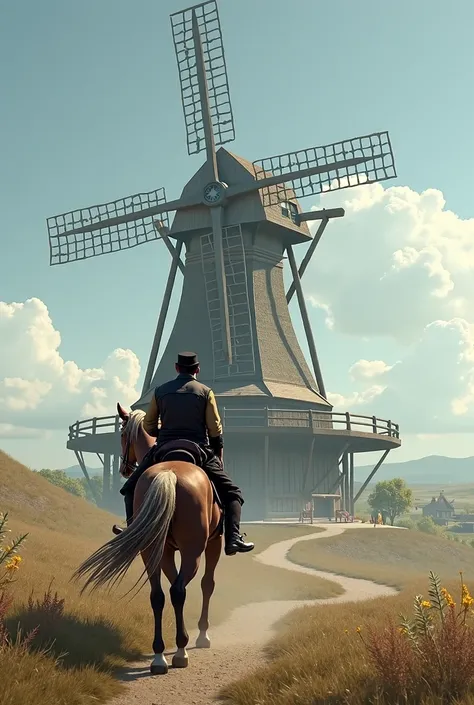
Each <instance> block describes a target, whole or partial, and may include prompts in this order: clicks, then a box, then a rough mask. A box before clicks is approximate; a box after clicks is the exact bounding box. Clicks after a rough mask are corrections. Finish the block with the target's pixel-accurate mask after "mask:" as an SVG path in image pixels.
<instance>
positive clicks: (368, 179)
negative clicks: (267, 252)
mask: <svg viewBox="0 0 474 705" xmlns="http://www.w3.org/2000/svg"><path fill="white" fill-rule="evenodd" d="M352 159H361V162H360V163H359V164H354V165H352V166H344V165H343V164H342V165H341V164H340V163H341V162H347V161H350V160H352ZM338 162H339V164H338ZM331 164H334V167H333V168H331V169H328V170H325V171H323V172H322V173H315V174H307V175H305V176H298V174H297V173H295V174H294V177H292V172H301V171H310V170H311V169H312V168H324V167H327V166H329V165H331ZM253 167H254V171H255V179H256V180H257V182H258V181H262V180H264V179H266V178H268V177H269V176H274V177H276V176H281V177H282V181H281V183H279V184H276V185H275V184H273V185H271V186H263V187H262V189H261V193H262V197H263V203H264V205H265V206H270V205H275V204H277V203H281V202H282V201H288V200H291V199H292V198H295V197H296V198H304V197H305V196H313V195H315V194H318V193H322V192H323V191H337V190H339V189H343V188H349V187H352V186H359V185H360V184H370V183H374V182H376V181H385V180H386V179H393V178H395V177H396V175H397V174H396V171H395V161H394V156H393V152H392V146H391V144H390V138H389V135H388V132H377V133H373V134H371V135H364V136H363V137H355V138H354V139H349V140H344V141H343V142H333V143H332V144H327V145H323V146H322V147H311V148H310V149H302V150H299V151H298V152H288V153H286V154H280V155H277V156H274V157H268V158H266V159H259V160H257V161H255V162H253Z"/></svg>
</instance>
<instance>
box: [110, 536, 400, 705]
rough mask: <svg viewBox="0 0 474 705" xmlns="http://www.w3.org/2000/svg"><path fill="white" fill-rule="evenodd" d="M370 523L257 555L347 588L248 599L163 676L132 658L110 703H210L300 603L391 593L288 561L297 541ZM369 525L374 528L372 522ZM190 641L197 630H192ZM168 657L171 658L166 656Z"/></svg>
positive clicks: (251, 664) (258, 658) (257, 657)
mask: <svg viewBox="0 0 474 705" xmlns="http://www.w3.org/2000/svg"><path fill="white" fill-rule="evenodd" d="M365 527H367V528H371V525H367V524H347V525H344V524H343V525H339V526H335V525H332V526H331V525H328V526H325V527H324V528H325V529H326V530H325V531H324V533H317V534H315V533H310V534H307V535H305V536H300V537H297V538H293V539H289V540H287V541H281V542H279V543H276V544H273V545H272V546H270V547H269V548H267V549H266V550H265V551H263V552H262V553H259V554H257V555H256V556H255V560H257V561H260V562H261V563H264V564H266V565H271V566H275V567H277V568H282V569H285V570H292V571H294V572H299V573H306V574H308V575H315V576H318V577H320V578H326V579H328V580H332V581H334V582H336V583H339V585H341V586H342V587H343V588H344V590H345V592H344V594H343V595H339V596H338V597H331V598H328V599H321V600H306V601H302V600H286V601H271V602H259V603H251V604H248V605H244V606H242V607H238V608H237V609H235V610H234V611H233V612H232V613H231V615H230V617H229V618H228V619H227V620H226V621H225V622H223V623H222V624H220V625H219V626H217V627H214V628H212V627H211V630H210V637H211V640H212V648H211V649H210V650H198V649H194V648H189V649H188V651H189V667H188V668H187V669H184V670H173V669H170V672H169V673H168V675H166V676H161V677H160V676H155V677H152V676H150V673H149V666H150V658H151V657H149V658H147V659H146V661H141V662H139V663H134V664H130V666H129V667H128V669H127V671H126V672H125V673H124V674H123V676H122V677H123V680H124V681H126V682H127V683H128V686H127V690H126V692H125V693H123V694H122V695H121V696H120V697H119V698H116V699H115V700H113V701H112V702H111V703H110V705H212V704H213V703H216V696H217V693H218V692H219V690H220V689H221V688H222V686H224V685H225V684H226V683H229V682H231V681H233V680H236V679H237V678H239V677H241V676H243V675H244V674H245V673H248V672H250V671H252V670H254V669H255V668H258V667H259V666H260V665H261V664H262V663H263V656H262V653H261V647H262V646H263V645H264V644H265V643H266V642H267V641H268V640H269V639H271V638H272V636H274V633H275V632H274V625H275V624H276V622H278V621H279V620H280V619H281V618H282V617H283V616H285V615H286V614H288V612H291V611H292V610H294V609H296V608H298V607H302V606H304V605H316V604H323V603H324V604H330V603H336V602H359V601H361V600H368V599H371V598H374V597H382V596H387V595H394V594H395V593H396V591H395V590H394V589H393V588H390V587H385V586H383V585H377V584H376V583H373V582H371V581H370V580H359V579H356V578H346V577H343V576H340V575H335V574H333V573H326V572H323V571H319V570H313V569H312V568H305V567H303V566H299V565H296V564H295V563H291V562H290V561H289V560H288V559H287V558H286V554H287V553H288V551H289V550H290V548H291V547H292V546H293V545H294V544H295V543H298V542H299V541H306V540H308V541H317V540H318V539H319V538H327V537H328V536H335V535H336V534H340V533H342V532H343V531H345V530H350V529H351V528H365ZM384 528H385V527H384ZM372 530H373V528H372ZM190 636H191V640H190V644H191V645H192V644H194V640H195V637H196V633H195V632H194V631H193V632H191V634H190ZM168 653H172V652H168ZM168 661H170V659H168Z"/></svg>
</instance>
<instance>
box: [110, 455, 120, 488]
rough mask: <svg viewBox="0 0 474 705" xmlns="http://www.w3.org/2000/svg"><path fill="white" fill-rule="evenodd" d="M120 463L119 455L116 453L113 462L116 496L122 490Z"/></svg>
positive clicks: (113, 484) (113, 480) (113, 486)
mask: <svg viewBox="0 0 474 705" xmlns="http://www.w3.org/2000/svg"><path fill="white" fill-rule="evenodd" d="M119 463H120V458H119V454H118V453H114V455H113V461H112V491H113V493H114V495H115V494H117V492H118V491H119V490H120V475H119Z"/></svg>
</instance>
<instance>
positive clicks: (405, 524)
mask: <svg viewBox="0 0 474 705" xmlns="http://www.w3.org/2000/svg"><path fill="white" fill-rule="evenodd" d="M397 526H401V527H402V528H403V529H410V531H414V530H415V529H417V528H418V527H417V525H416V524H415V522H414V521H413V519H400V520H399V521H397Z"/></svg>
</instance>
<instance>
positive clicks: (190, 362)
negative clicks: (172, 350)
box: [177, 352, 199, 367]
mask: <svg viewBox="0 0 474 705" xmlns="http://www.w3.org/2000/svg"><path fill="white" fill-rule="evenodd" d="M177 364H178V366H179V367H197V366H198V365H199V360H198V357H197V355H196V353H193V352H181V353H178V363H177Z"/></svg>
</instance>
